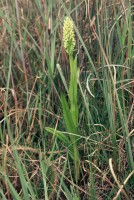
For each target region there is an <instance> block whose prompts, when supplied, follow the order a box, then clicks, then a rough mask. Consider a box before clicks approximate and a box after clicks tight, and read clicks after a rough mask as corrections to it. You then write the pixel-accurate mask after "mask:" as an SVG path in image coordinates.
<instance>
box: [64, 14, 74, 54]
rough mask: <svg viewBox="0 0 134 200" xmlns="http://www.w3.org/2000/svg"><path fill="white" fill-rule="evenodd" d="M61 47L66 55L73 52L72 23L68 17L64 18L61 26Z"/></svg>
mask: <svg viewBox="0 0 134 200" xmlns="http://www.w3.org/2000/svg"><path fill="white" fill-rule="evenodd" d="M63 45H64V47H65V49H66V52H67V53H68V54H72V52H73V51H74V48H75V45H76V40H75V36H74V27H73V22H72V20H71V19H70V18H69V17H66V18H65V20H64V25H63Z"/></svg>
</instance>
